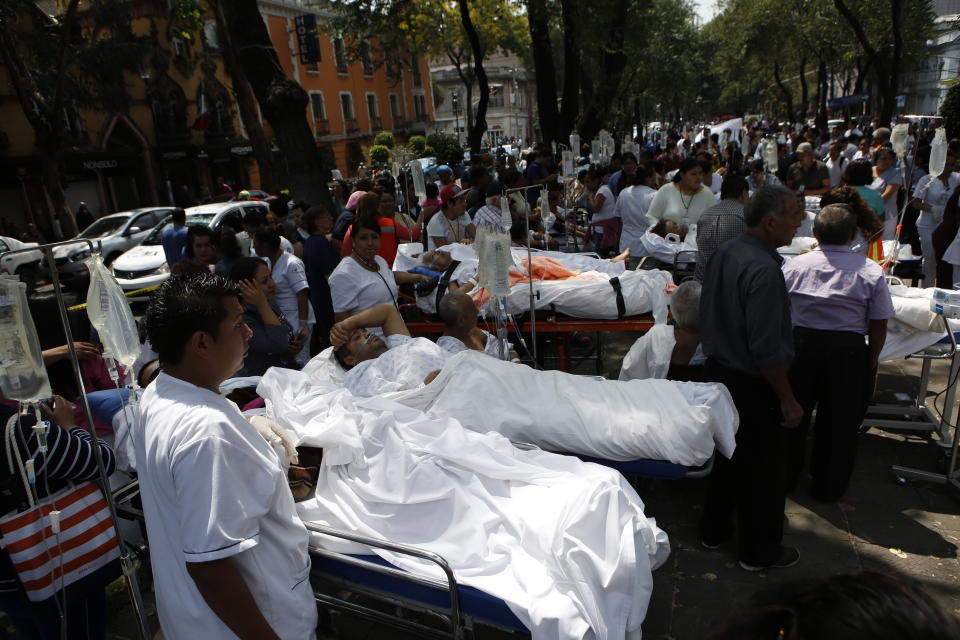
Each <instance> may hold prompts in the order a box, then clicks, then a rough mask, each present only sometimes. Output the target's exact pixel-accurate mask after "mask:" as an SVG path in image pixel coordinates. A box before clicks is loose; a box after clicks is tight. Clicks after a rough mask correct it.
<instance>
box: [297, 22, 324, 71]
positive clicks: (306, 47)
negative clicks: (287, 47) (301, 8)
mask: <svg viewBox="0 0 960 640" xmlns="http://www.w3.org/2000/svg"><path fill="white" fill-rule="evenodd" d="M296 24H297V44H298V45H299V47H300V62H301V63H302V64H314V63H316V62H320V40H319V39H318V38H317V16H315V15H313V14H312V13H308V14H305V15H302V16H297V17H296Z"/></svg>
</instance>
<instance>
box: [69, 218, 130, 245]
mask: <svg viewBox="0 0 960 640" xmlns="http://www.w3.org/2000/svg"><path fill="white" fill-rule="evenodd" d="M129 219H130V216H110V217H109V218H100V219H99V220H97V221H96V222H94V223H93V224H92V225H90V226H89V227H87V228H86V229H84V230H83V232H81V233H80V235H79V236H77V237H78V238H86V239H87V240H95V239H96V238H106V237H107V236H111V235H113V234H115V233H116V232H117V231H119V230H120V229H121V228H122V227H123V225H124V224H126V222H127V220H129Z"/></svg>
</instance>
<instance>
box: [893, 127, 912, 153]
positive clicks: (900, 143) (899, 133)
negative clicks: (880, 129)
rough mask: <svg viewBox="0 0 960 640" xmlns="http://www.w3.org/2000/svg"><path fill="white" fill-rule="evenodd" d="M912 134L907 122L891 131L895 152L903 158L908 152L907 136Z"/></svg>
mask: <svg viewBox="0 0 960 640" xmlns="http://www.w3.org/2000/svg"><path fill="white" fill-rule="evenodd" d="M908 135H910V131H909V127H908V125H907V124H906V123H900V124H898V125H897V126H895V127H894V128H893V131H892V132H891V133H890V144H891V145H892V146H893V152H894V153H896V154H897V157H898V158H900V159H901V160H902V159H903V156H905V155H906V154H907V136H908Z"/></svg>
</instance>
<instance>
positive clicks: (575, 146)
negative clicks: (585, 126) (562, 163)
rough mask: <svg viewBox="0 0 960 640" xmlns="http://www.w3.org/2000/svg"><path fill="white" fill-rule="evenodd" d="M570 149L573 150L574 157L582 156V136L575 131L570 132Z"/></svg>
mask: <svg viewBox="0 0 960 640" xmlns="http://www.w3.org/2000/svg"><path fill="white" fill-rule="evenodd" d="M570 151H573V155H574V157H577V158H579V157H580V136H578V135H577V134H575V133H571V134H570Z"/></svg>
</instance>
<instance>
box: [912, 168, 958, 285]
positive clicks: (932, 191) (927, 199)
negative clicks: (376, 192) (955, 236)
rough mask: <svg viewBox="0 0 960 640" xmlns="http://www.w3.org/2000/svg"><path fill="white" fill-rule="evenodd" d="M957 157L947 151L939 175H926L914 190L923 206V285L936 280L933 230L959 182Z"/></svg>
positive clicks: (920, 225)
mask: <svg viewBox="0 0 960 640" xmlns="http://www.w3.org/2000/svg"><path fill="white" fill-rule="evenodd" d="M955 164H956V157H955V156H954V154H953V153H952V152H950V151H948V152H947V162H946V164H944V165H943V171H942V172H941V173H940V175H939V176H924V177H923V178H921V179H920V181H919V182H918V183H917V186H916V188H915V189H914V190H913V206H915V207H916V208H917V209H919V210H920V215H919V216H918V217H917V232H918V233H919V235H920V249H921V251H922V252H923V286H925V287H932V286H934V285H935V284H936V278H937V260H936V257H935V256H934V253H933V230H934V229H936V228H937V225H939V224H940V222H941V221H942V220H943V209H944V207H946V206H947V200H949V199H950V194H951V193H953V190H954V189H956V188H957V186H958V185H960V174H958V173H955V172H954V170H953V169H954V165H955Z"/></svg>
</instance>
